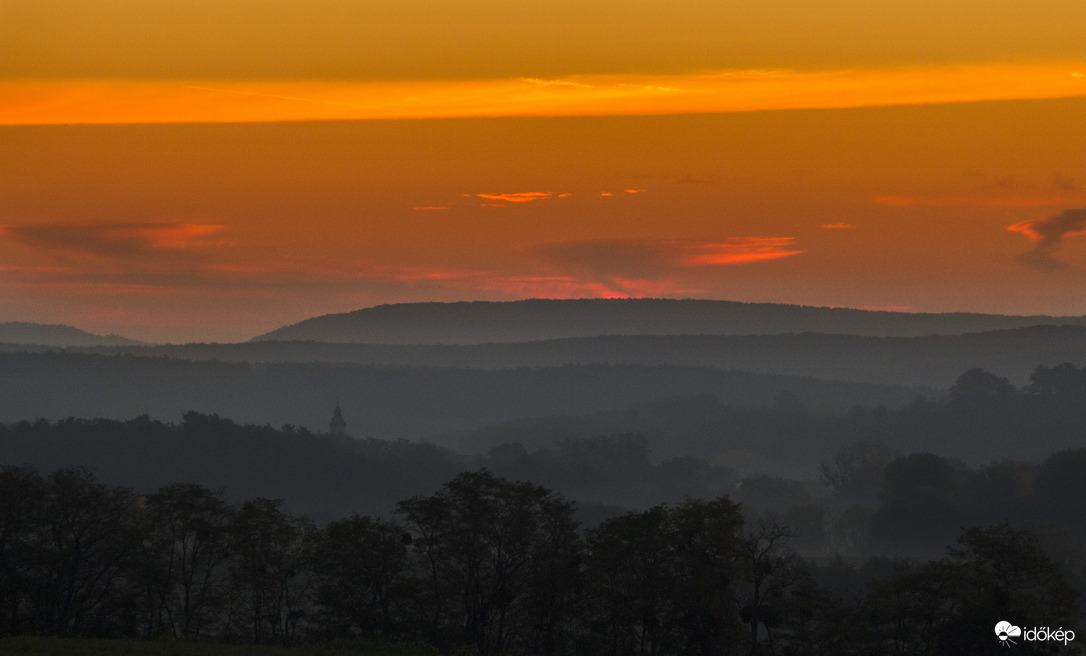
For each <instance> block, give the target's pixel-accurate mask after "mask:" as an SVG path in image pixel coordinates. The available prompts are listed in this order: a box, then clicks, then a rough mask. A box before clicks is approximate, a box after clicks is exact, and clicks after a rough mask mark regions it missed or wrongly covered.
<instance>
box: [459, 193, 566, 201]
mask: <svg viewBox="0 0 1086 656" xmlns="http://www.w3.org/2000/svg"><path fill="white" fill-rule="evenodd" d="M475 195H476V196H478V197H479V198H485V199H487V200H498V201H502V202H505V203H530V202H532V201H533V200H543V199H545V198H551V197H553V196H554V195H555V194H554V192H551V191H521V192H517V193H512V194H510V193H500V194H475Z"/></svg>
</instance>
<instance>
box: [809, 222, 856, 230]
mask: <svg viewBox="0 0 1086 656" xmlns="http://www.w3.org/2000/svg"><path fill="white" fill-rule="evenodd" d="M818 227H820V228H822V229H823V230H852V229H854V228H855V227H856V226H854V225H852V224H851V223H823V224H822V225H820V226H818Z"/></svg>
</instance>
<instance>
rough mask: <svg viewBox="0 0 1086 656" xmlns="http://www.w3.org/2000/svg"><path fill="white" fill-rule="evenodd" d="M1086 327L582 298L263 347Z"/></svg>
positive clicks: (403, 320)
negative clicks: (310, 342)
mask: <svg viewBox="0 0 1086 656" xmlns="http://www.w3.org/2000/svg"><path fill="white" fill-rule="evenodd" d="M1056 324H1074V325H1086V317H1048V316H1032V317H1018V316H1004V315H990V314H968V313H953V314H912V313H901V312H872V311H867V310H854V309H848V308H824V307H808V306H799V305H781V304H775V303H736V302H732V301H704V300H669V299H580V300H547V299H531V300H525V301H510V302H504V303H495V302H483V301H475V302H462V303H404V304H396V305H379V306H376V307H371V308H366V309H363V310H357V311H355V312H348V313H345V314H328V315H324V316H320V317H314V318H312V319H307V320H305V321H302V322H299V323H296V324H293V325H290V326H284V327H282V328H279V329H278V330H273V331H272V332H270V333H266V334H264V335H260V336H258V337H255V338H254V340H287V341H289V340H308V341H317V342H353V343H367V344H485V343H488V342H525V341H535V340H545V339H559V338H564V337H594V336H598V335H761V334H776V333H799V332H818V333H839V334H846V335H879V336H897V337H906V336H919V335H933V334H943V335H957V334H961V333H965V332H982V331H988V330H1004V329H1008V328H1022V327H1026V326H1034V325H1056Z"/></svg>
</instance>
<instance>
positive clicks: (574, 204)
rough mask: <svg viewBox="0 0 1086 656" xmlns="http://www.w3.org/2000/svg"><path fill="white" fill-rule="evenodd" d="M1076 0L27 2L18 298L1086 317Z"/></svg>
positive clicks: (197, 313)
mask: <svg viewBox="0 0 1086 656" xmlns="http://www.w3.org/2000/svg"><path fill="white" fill-rule="evenodd" d="M1084 34H1086V2H1082V1H1081V0H1031V1H1030V2H1022V1H1021V0H1013V1H1012V0H985V1H983V2H982V1H979V0H938V1H936V0H913V1H912V2H907V3H906V2H903V3H896V2H876V1H873V0H821V1H819V2H809V1H800V0H736V1H723V0H667V1H665V0H607V1H595V0H577V1H572V0H548V1H546V2H542V1H536V0H520V1H517V2H510V1H509V0H457V1H456V2H453V1H452V0H398V1H397V2H373V1H368V0H308V1H305V2H302V1H300V0H291V1H287V0H184V1H181V0H155V1H154V2H148V1H147V0H87V1H83V0H0V321H36V322H44V323H66V324H71V325H76V326H78V327H81V328H84V329H87V330H91V331H93V332H99V333H105V332H116V333H120V334H122V335H125V336H128V337H133V338H136V339H144V340H149V341H172V342H184V341H211V340H216V341H235V340H241V339H247V338H249V337H252V336H254V335H256V334H259V333H262V332H265V331H268V330H271V329H273V328H276V327H278V326H281V325H283V324H286V323H291V322H295V321H299V320H301V319H305V318H308V317H310V316H314V315H318V314H324V313H329V312H346V311H350V310H355V309H359V308H362V307H367V306H370V305H375V304H379V303H391V302H404V301H454V300H511V299H518V298H527V297H551V298H580V297H625V296H666V297H693V298H718V299H729V300H740V301H771V302H786V303H800V304H810V305H830V306H848V307H863V308H878V309H907V310H914V311H936V312H941V311H958V310H962V311H976V312H999V313H1011V314H1034V313H1038V314H1041V313H1043V314H1086V38H1084V37H1083V35H1084Z"/></svg>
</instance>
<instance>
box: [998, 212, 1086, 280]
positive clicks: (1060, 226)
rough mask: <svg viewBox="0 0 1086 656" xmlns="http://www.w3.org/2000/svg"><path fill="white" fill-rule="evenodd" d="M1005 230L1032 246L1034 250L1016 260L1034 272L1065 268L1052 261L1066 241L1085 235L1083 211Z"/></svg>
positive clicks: (1062, 214) (1025, 222) (1030, 222)
mask: <svg viewBox="0 0 1086 656" xmlns="http://www.w3.org/2000/svg"><path fill="white" fill-rule="evenodd" d="M1007 230H1009V231H1011V232H1018V233H1021V234H1023V235H1025V236H1026V237H1027V238H1028V239H1029V240H1030V241H1032V242H1033V248H1032V249H1031V250H1029V251H1027V252H1025V253H1023V254H1022V255H1020V256H1019V260H1020V261H1022V262H1023V263H1025V264H1028V265H1030V266H1034V267H1037V268H1055V267H1062V266H1065V264H1064V263H1063V262H1060V261H1059V260H1057V259H1055V257H1054V254H1055V253H1056V251H1058V250H1059V248H1060V246H1061V245H1062V244H1063V241H1064V239H1066V238H1067V237H1077V236H1081V235H1086V208H1084V209H1073V210H1064V211H1063V212H1061V213H1059V214H1057V215H1055V216H1050V217H1046V218H1043V219H1035V220H1033V221H1022V222H1020V223H1015V224H1014V225H1010V226H1007Z"/></svg>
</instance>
